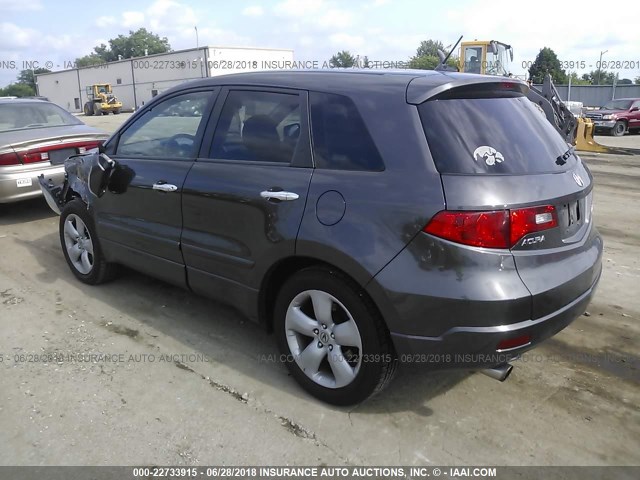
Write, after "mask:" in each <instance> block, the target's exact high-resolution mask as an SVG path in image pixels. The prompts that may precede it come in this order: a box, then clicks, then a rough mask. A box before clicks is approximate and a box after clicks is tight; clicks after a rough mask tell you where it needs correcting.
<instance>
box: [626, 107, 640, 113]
mask: <svg viewBox="0 0 640 480" xmlns="http://www.w3.org/2000/svg"><path fill="white" fill-rule="evenodd" d="M638 110H640V107H631V110H629V111H630V112H637V111H638Z"/></svg>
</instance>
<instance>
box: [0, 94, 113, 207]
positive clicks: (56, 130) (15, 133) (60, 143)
mask: <svg viewBox="0 0 640 480" xmlns="http://www.w3.org/2000/svg"><path fill="white" fill-rule="evenodd" d="M108 137H109V135H107V134H106V133H104V132H101V131H100V130H98V129H95V128H93V127H89V126H88V125H85V124H84V123H82V122H81V121H80V120H79V119H77V118H76V117H74V116H73V115H71V114H70V113H69V112H67V111H66V110H64V109H62V108H60V107H59V106H57V105H55V104H53V103H50V102H45V101H42V100H36V99H2V100H0V203H11V202H17V201H20V200H27V199H29V198H34V197H37V196H39V195H41V194H42V192H41V190H40V186H39V184H38V180H37V177H38V176H39V175H40V174H44V175H45V176H46V177H47V178H51V179H53V180H54V181H60V182H61V181H63V180H64V161H65V160H66V159H67V157H69V156H70V155H76V154H78V153H84V152H86V151H87V150H88V149H91V148H95V147H97V146H98V145H100V144H101V143H102V142H103V141H104V140H106V139H107V138H108Z"/></svg>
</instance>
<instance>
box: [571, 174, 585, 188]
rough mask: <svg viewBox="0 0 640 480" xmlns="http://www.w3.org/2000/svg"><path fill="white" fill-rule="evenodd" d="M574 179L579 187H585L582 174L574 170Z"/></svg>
mask: <svg viewBox="0 0 640 480" xmlns="http://www.w3.org/2000/svg"><path fill="white" fill-rule="evenodd" d="M573 179H574V180H575V181H576V183H577V184H578V186H579V187H584V181H583V180H582V177H581V176H580V175H578V174H577V173H575V172H573Z"/></svg>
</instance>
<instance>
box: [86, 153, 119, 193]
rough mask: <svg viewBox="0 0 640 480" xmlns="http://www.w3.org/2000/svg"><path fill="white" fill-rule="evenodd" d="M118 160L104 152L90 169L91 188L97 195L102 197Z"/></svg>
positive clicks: (89, 184) (89, 180) (89, 183)
mask: <svg viewBox="0 0 640 480" xmlns="http://www.w3.org/2000/svg"><path fill="white" fill-rule="evenodd" d="M115 165H116V162H115V161H113V160H111V159H110V158H109V157H107V156H106V155H105V154H104V153H101V154H99V155H98V159H97V161H96V162H94V163H93V165H91V170H90V171H89V178H88V182H87V184H88V186H89V190H90V191H91V193H92V194H94V195H95V196H96V197H101V196H102V195H104V192H105V191H106V190H107V185H108V184H109V178H110V177H111V173H112V172H113V168H114V167H115Z"/></svg>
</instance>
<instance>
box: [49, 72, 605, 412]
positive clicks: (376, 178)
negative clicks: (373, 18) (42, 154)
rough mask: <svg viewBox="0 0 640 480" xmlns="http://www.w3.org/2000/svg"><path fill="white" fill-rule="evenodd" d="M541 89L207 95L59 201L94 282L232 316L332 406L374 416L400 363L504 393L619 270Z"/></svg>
mask: <svg viewBox="0 0 640 480" xmlns="http://www.w3.org/2000/svg"><path fill="white" fill-rule="evenodd" d="M527 88H528V87H527V86H526V84H525V83H523V82H521V81H517V80H507V81H505V79H500V78H496V77H485V76H476V75H468V74H457V73H440V72H424V71H404V72H398V73H391V72H385V73H381V72H342V71H341V72H336V71H316V72H264V73H243V74H236V75H228V76H219V77H215V78H209V79H204V80H198V81H195V82H192V83H185V84H183V85H181V86H178V87H175V88H173V89H171V90H169V91H167V92H165V93H164V94H162V95H160V96H158V97H157V98H155V99H153V100H152V101H151V102H149V103H148V104H147V105H145V106H144V108H142V109H141V110H140V111H138V112H137V113H136V114H135V115H133V116H132V117H131V118H130V119H129V121H127V122H126V123H125V124H124V125H123V126H122V127H121V128H120V129H119V130H118V131H117V132H116V133H115V134H114V135H113V136H112V137H111V138H110V139H109V140H108V141H107V142H106V143H105V144H104V146H103V147H102V149H101V151H102V153H100V154H98V153H94V154H90V155H82V156H76V157H72V158H70V159H69V160H68V161H67V163H66V171H67V174H68V179H67V181H66V182H65V183H64V184H62V185H59V184H55V183H54V182H49V181H48V179H47V178H45V177H42V178H41V185H42V188H43V190H44V191H45V192H46V193H47V197H48V199H49V200H48V201H49V202H50V205H51V206H52V208H54V210H56V211H58V212H61V218H60V242H61V245H62V251H63V253H64V256H65V259H66V261H67V262H68V264H69V267H70V269H71V271H72V272H73V274H74V275H75V276H76V277H77V278H78V279H79V280H80V281H82V282H85V283H88V284H98V283H101V282H104V281H106V280H108V279H111V278H112V277H113V275H114V274H115V272H116V265H117V264H123V265H127V266H129V267H132V268H134V269H137V270H140V271H142V272H145V273H147V274H149V275H152V276H154V277H157V278H160V279H162V280H165V281H167V282H170V283H173V284H175V285H179V286H181V287H184V288H189V289H191V290H192V291H194V292H196V293H199V294H202V295H206V296H209V297H211V298H214V299H217V300H219V301H221V302H225V303H229V304H231V305H234V306H235V307H237V308H238V309H239V310H240V311H241V312H242V313H243V314H245V315H246V316H248V317H249V318H251V319H253V320H255V321H258V322H261V323H263V324H264V325H265V326H266V327H267V328H269V329H272V330H273V331H274V332H275V336H276V338H277V342H278V345H279V347H280V350H281V352H282V356H281V359H282V360H283V361H284V362H286V364H287V366H288V368H289V369H290V371H291V373H292V375H293V377H294V378H295V379H296V380H297V381H298V382H299V383H300V384H301V385H302V386H303V387H304V388H305V389H306V390H307V391H308V392H310V393H311V394H313V395H315V396H316V397H317V398H319V399H322V400H324V401H326V402H330V403H334V404H341V405H346V404H353V403H357V402H360V401H363V400H364V399H366V398H367V397H369V396H370V395H372V394H373V393H375V392H377V391H380V390H381V389H382V388H383V387H384V386H385V385H386V384H387V383H388V382H389V381H390V380H391V378H392V377H393V373H394V371H395V369H396V366H397V365H398V362H406V363H411V362H414V363H415V362H422V363H424V364H425V368H427V369H434V368H471V369H487V370H486V372H487V373H489V374H490V375H491V376H493V377H495V378H499V379H504V378H506V376H507V375H508V374H509V372H510V371H511V366H510V365H508V364H507V362H508V361H509V360H510V359H512V358H513V357H514V356H517V355H519V354H521V353H522V352H524V351H526V350H528V349H530V348H532V347H533V346H535V345H537V344H538V343H540V342H541V341H543V340H545V339H546V338H549V337H550V336H552V335H554V334H556V333H557V332H558V331H560V330H562V329H563V328H564V327H566V326H567V325H568V324H569V323H571V322H572V321H573V320H574V319H575V318H576V317H577V316H579V315H580V314H582V313H583V312H584V310H585V308H586V306H587V304H588V302H589V300H590V298H591V296H592V294H593V292H594V289H595V287H596V284H597V282H598V280H599V277H600V273H601V256H602V239H601V237H600V235H599V234H598V232H597V230H596V228H595V227H594V225H593V223H592V220H591V211H592V200H593V192H592V190H593V179H592V176H591V174H590V172H589V170H588V169H587V167H586V165H584V164H583V163H582V161H581V160H580V158H579V157H578V156H577V155H576V154H575V153H574V152H573V150H572V149H568V148H567V144H566V143H564V141H563V140H562V138H561V137H560V135H559V134H558V133H557V132H556V130H555V129H554V128H553V127H552V126H551V124H550V123H549V122H547V120H546V119H545V118H544V117H543V116H542V115H540V113H539V111H538V110H537V108H536V106H535V105H534V104H533V103H531V102H530V101H529V100H527V98H526V97H525V92H526V89H527ZM183 104H184V105H185V106H187V107H185V108H182V106H183ZM185 112H186V113H185Z"/></svg>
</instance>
